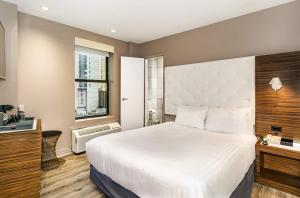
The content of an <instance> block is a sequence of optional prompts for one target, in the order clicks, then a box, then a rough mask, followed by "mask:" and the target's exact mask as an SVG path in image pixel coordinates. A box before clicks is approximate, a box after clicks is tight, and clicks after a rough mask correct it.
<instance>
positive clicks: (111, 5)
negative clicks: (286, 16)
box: [5, 0, 292, 43]
mask: <svg viewBox="0 0 300 198" xmlns="http://www.w3.org/2000/svg"><path fill="white" fill-rule="evenodd" d="M5 1H7V2H11V3H14V4H17V5H18V9H19V10H20V11H22V12H25V13H28V14H32V15H35V16H39V17H42V18H46V19H49V20H52V21H57V22H60V23H63V24H67V25H71V26H74V27H78V28H81V29H84V30H88V31H91V32H95V33H99V34H102V35H105V36H110V37H113V38H117V39H121V40H124V41H132V42H136V43H142V42H146V41H150V40H154V39H157V38H161V37H164V36H168V35H171V34H175V33H179V32H183V31H186V30H191V29H194V28H197V27H201V26H205V25H208V24H212V23H216V22H219V21H223V20H226V19H230V18H234V17H237V16H241V15H245V14H248V13H251V12H256V11H259V10H263V9H266V8H270V7H274V6H277V5H280V4H284V3H288V2H291V1H292V0H5ZM42 5H45V6H47V7H48V8H49V11H44V10H42V9H41V6H42ZM111 29H116V30H117V31H116V32H115V33H113V32H111Z"/></svg>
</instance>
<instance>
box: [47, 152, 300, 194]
mask: <svg viewBox="0 0 300 198" xmlns="http://www.w3.org/2000/svg"><path fill="white" fill-rule="evenodd" d="M65 160H66V162H65V164H64V165H62V166H61V167H60V168H58V169H55V170H51V171H47V172H43V173H42V189H41V197H42V198H50V197H51V198H56V197H57V198H62V197H63V198H71V197H72V198H74V197H76V198H77V197H85V198H93V197H98V198H104V197H105V195H104V194H103V193H101V192H100V191H99V190H98V189H97V188H96V186H95V185H94V184H93V183H92V182H91V181H90V179H89V164H88V162H87V160H86V156H85V154H82V155H70V156H68V157H65ZM252 198H299V197H297V196H294V195H290V194H287V193H284V192H281V191H278V190H275V189H273V188H268V187H266V186H262V185H259V184H255V185H254V187H253V191H252Z"/></svg>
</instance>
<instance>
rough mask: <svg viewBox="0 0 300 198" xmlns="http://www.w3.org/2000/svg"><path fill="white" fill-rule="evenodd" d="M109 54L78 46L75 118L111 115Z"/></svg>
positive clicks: (76, 56)
mask: <svg viewBox="0 0 300 198" xmlns="http://www.w3.org/2000/svg"><path fill="white" fill-rule="evenodd" d="M108 60H109V53H107V52H103V51H99V50H94V49H89V48H85V47H79V46H76V48H75V118H76V119H84V118H89V117H100V116H106V115H108V114H109V79H108V76H109V75H108Z"/></svg>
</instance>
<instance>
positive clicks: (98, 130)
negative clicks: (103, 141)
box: [72, 122, 121, 153]
mask: <svg viewBox="0 0 300 198" xmlns="http://www.w3.org/2000/svg"><path fill="white" fill-rule="evenodd" d="M119 131H121V126H120V124H119V123H117V122H114V123H109V124H103V125H97V126H92V127H87V128H82V129H75V130H72V151H73V152H74V153H81V152H84V151H85V144H86V142H88V141H89V140H91V139H93V138H95V137H99V136H102V135H107V134H110V133H115V132H119Z"/></svg>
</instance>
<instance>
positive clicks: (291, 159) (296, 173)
mask: <svg viewBox="0 0 300 198" xmlns="http://www.w3.org/2000/svg"><path fill="white" fill-rule="evenodd" d="M255 147H256V160H255V161H256V162H255V163H256V166H255V169H256V178H255V180H256V182H257V183H260V184H263V185H266V186H269V187H272V188H276V189H278V190H281V191H285V192H288V193H291V194H294V195H297V196H300V152H299V151H294V150H289V149H284V148H278V147H274V146H268V145H262V144H261V143H260V141H259V142H257V143H256V146H255Z"/></svg>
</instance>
